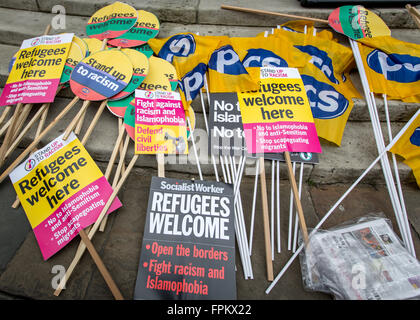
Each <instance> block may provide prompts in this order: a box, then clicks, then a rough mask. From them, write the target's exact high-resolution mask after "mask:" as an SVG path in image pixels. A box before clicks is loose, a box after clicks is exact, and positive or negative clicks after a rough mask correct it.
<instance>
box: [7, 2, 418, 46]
mask: <svg viewBox="0 0 420 320" xmlns="http://www.w3.org/2000/svg"><path fill="white" fill-rule="evenodd" d="M13 3H15V2H13ZM16 3H18V2H16ZM0 6H1V4H0ZM226 12H229V11H226ZM213 15H215V14H213ZM219 15H220V14H219ZM406 15H407V14H406ZM54 16H55V14H51V13H46V12H34V11H25V10H16V9H7V8H0V43H4V44H10V45H17V46H20V44H21V43H22V41H23V40H24V39H28V38H32V37H35V36H38V35H41V34H42V33H43V32H44V30H45V28H46V26H47V25H48V24H49V23H51V21H52V19H53V18H54ZM216 16H217V14H216ZM159 19H161V18H160V17H159ZM87 20H88V18H87V17H81V16H74V15H69V14H67V15H66V19H65V22H66V23H65V29H64V30H63V29H58V30H54V29H52V30H51V34H55V33H61V32H74V33H75V34H76V35H78V36H80V37H85V36H86V31H85V30H86V29H85V27H86V23H87ZM264 21H265V19H264ZM227 22H229V21H227ZM244 22H248V20H246V21H244ZM262 22H263V21H262ZM186 23H187V22H185V21H181V22H180V23H172V22H165V21H162V24H161V28H160V32H159V37H161V38H163V37H167V36H170V35H172V34H175V33H178V32H192V33H197V32H199V33H200V34H201V35H227V36H232V37H233V36H237V37H238V36H239V37H240V36H242V37H245V36H255V35H257V34H258V33H260V32H262V31H265V30H267V29H269V28H272V27H276V25H277V24H279V23H281V22H279V21H274V22H270V23H269V24H262V23H259V24H256V25H255V24H251V23H249V24H242V25H238V26H226V25H220V24H215V23H212V22H210V21H208V22H206V21H201V22H199V23H197V24H194V23H189V24H186ZM392 35H393V36H394V37H395V38H397V39H400V40H404V41H409V42H414V43H420V37H419V35H420V30H419V29H413V30H410V31H409V32H407V30H405V29H404V28H402V27H397V26H396V27H393V28H392ZM335 36H337V37H338V38H339V39H340V42H342V43H345V44H347V43H348V41H347V40H346V39H345V37H344V36H341V35H339V34H337V33H335Z"/></svg>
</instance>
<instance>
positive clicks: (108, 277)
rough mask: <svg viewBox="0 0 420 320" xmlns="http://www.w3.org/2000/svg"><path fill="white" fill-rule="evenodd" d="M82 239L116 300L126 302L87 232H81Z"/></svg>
mask: <svg viewBox="0 0 420 320" xmlns="http://www.w3.org/2000/svg"><path fill="white" fill-rule="evenodd" d="M79 235H80V237H81V238H82V241H83V243H84V244H85V246H86V248H87V249H88V251H89V253H90V255H91V257H92V259H93V261H94V262H95V264H96V266H97V267H98V269H99V272H100V273H101V275H102V277H103V278H104V280H105V282H106V284H107V285H108V287H109V289H110V290H111V292H112V295H113V296H114V298H115V300H124V298H123V296H122V294H121V292H120V290H119V289H118V287H117V285H116V283H115V281H114V280H113V279H112V276H111V274H110V273H109V271H108V269H107V268H106V267H105V264H104V263H103V261H102V259H101V257H100V256H99V254H98V252H97V251H96V249H95V247H94V246H93V244H92V242H91V241H90V239H89V237H88V235H87V234H86V232H85V230H80V232H79Z"/></svg>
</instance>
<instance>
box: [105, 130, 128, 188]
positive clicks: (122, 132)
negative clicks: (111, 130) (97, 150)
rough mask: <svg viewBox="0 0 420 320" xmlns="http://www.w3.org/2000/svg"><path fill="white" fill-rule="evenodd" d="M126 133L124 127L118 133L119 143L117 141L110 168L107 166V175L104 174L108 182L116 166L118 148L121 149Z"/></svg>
mask: <svg viewBox="0 0 420 320" xmlns="http://www.w3.org/2000/svg"><path fill="white" fill-rule="evenodd" d="M124 132H125V128H124V126H122V127H121V128H120V131H119V132H118V138H117V141H115V145H114V150H113V151H112V154H111V157H110V158H109V162H108V166H107V168H106V171H105V174H104V176H105V178H106V179H107V180H108V179H109V177H110V176H111V172H112V167H113V165H114V162H115V158H116V157H117V154H118V148H119V145H120V143H121V141H122V138H123V136H124Z"/></svg>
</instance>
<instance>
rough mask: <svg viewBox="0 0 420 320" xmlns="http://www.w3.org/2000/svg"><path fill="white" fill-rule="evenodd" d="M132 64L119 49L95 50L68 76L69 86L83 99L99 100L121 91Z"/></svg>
mask: <svg viewBox="0 0 420 320" xmlns="http://www.w3.org/2000/svg"><path fill="white" fill-rule="evenodd" d="M132 75H133V66H132V64H131V62H130V59H129V58H128V57H127V56H126V55H125V54H124V53H122V52H121V51H120V50H117V49H112V50H104V51H99V52H96V53H94V54H92V55H90V56H89V57H86V58H84V59H83V60H82V61H80V62H79V63H78V64H77V65H76V67H75V68H74V70H73V72H72V73H71V77H70V87H71V90H72V91H73V93H74V94H75V95H77V96H78V97H79V98H81V99H84V100H92V101H100V100H104V99H107V98H110V97H112V96H115V95H116V94H117V93H119V92H121V91H122V90H123V89H124V88H125V87H126V86H127V85H128V83H129V82H130V80H131V77H132Z"/></svg>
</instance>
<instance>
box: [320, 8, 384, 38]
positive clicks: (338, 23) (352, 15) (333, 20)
mask: <svg viewBox="0 0 420 320" xmlns="http://www.w3.org/2000/svg"><path fill="white" fill-rule="evenodd" d="M328 23H329V25H330V26H331V28H333V29H334V30H335V31H337V32H339V33H342V34H344V35H346V36H348V37H349V38H351V39H354V40H357V39H361V38H373V37H379V36H390V35H391V30H389V28H388V26H387V25H386V24H385V22H384V21H383V20H382V19H381V18H379V17H378V16H377V15H376V14H374V13H373V12H372V11H369V10H367V9H366V8H364V7H362V6H342V7H339V8H337V9H335V10H334V11H333V12H331V14H330V15H329V17H328Z"/></svg>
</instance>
